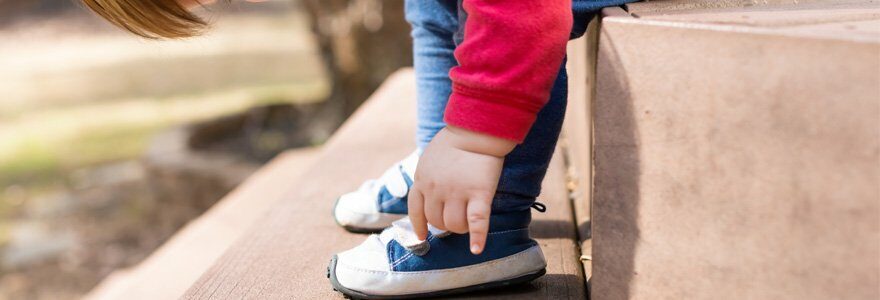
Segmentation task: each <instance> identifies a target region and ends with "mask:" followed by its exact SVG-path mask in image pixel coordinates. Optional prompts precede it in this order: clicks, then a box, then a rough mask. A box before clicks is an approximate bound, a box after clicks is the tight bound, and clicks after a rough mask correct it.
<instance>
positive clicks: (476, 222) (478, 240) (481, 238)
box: [467, 199, 492, 255]
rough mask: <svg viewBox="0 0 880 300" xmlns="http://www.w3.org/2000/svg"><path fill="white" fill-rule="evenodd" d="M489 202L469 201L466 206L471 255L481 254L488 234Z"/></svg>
mask: <svg viewBox="0 0 880 300" xmlns="http://www.w3.org/2000/svg"><path fill="white" fill-rule="evenodd" d="M490 203H492V202H491V200H485V199H471V200H470V201H468V206H467V222H468V232H469V233H470V242H471V253H473V254H475V255H476V254H480V253H483V249H485V248H486V236H487V235H488V234H489V215H490V214H491V212H492V207H491V206H490Z"/></svg>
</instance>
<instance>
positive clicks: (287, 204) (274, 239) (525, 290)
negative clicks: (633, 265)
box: [185, 70, 586, 299]
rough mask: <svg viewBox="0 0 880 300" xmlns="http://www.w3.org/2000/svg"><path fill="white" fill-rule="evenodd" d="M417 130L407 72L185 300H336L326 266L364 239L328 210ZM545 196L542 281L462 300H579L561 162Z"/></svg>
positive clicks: (409, 144) (539, 231)
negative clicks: (545, 265) (337, 221)
mask: <svg viewBox="0 0 880 300" xmlns="http://www.w3.org/2000/svg"><path fill="white" fill-rule="evenodd" d="M414 124H415V93H414V78H413V73H412V71H410V70H404V71H400V72H398V73H396V74H394V75H393V76H391V77H390V78H389V79H388V80H387V82H386V83H385V84H384V85H383V86H382V87H381V88H380V89H379V90H378V91H377V92H376V93H375V95H374V96H373V97H371V99H370V100H369V101H368V102H367V103H366V104H364V106H363V107H362V108H361V109H360V110H359V111H358V112H357V113H356V114H355V115H354V116H353V117H352V118H350V119H349V121H348V122H346V124H345V125H344V126H343V127H342V128H341V129H340V130H339V131H338V132H337V133H336V134H335V135H334V136H333V138H331V140H330V141H328V143H327V144H326V145H325V146H324V149H323V152H322V153H321V154H320V156H319V157H318V158H317V160H316V163H315V164H314V165H313V167H312V168H310V169H309V170H308V171H306V176H304V177H301V178H300V179H298V180H294V179H293V178H291V181H290V182H288V183H287V184H283V185H277V186H274V187H267V190H266V192H267V193H269V192H272V193H277V192H278V191H283V193H284V196H283V199H282V200H281V201H279V202H277V203H276V204H275V206H274V207H273V208H272V209H271V210H270V211H269V213H268V214H266V215H265V216H263V217H262V218H261V220H260V221H259V222H257V224H256V225H255V226H254V227H252V228H251V229H250V230H248V232H247V233H246V234H245V235H244V237H243V238H242V239H241V240H239V241H238V242H236V243H235V245H233V246H232V247H231V248H230V249H229V251H227V252H226V253H225V254H224V255H223V256H222V257H221V258H220V259H219V260H217V262H216V263H215V264H214V265H213V266H212V267H211V268H210V269H209V270H208V271H207V272H206V273H205V274H204V275H203V276H202V277H201V278H200V279H199V280H198V282H196V283H195V284H194V285H193V286H192V287H191V288H190V289H189V291H187V293H186V295H185V298H187V299H341V298H342V295H341V294H339V293H337V292H334V291H333V290H332V288H331V286H330V282H329V280H327V278H326V267H327V263H328V262H329V260H330V258H331V256H332V255H333V254H334V253H337V252H340V251H344V250H346V249H349V248H351V247H354V246H356V245H357V244H359V243H360V242H362V241H363V239H364V238H365V236H364V235H359V234H351V233H347V232H345V231H344V230H343V229H341V228H340V227H339V226H337V225H336V224H335V223H334V221H333V218H332V217H331V215H330V212H331V208H332V206H333V203H334V201H335V200H336V198H337V197H338V196H339V195H341V194H343V193H345V192H348V191H351V190H354V189H355V188H357V187H358V186H359V185H360V184H361V183H362V182H363V181H364V180H365V179H368V178H370V177H376V176H378V175H380V174H381V172H382V171H384V170H385V168H387V167H388V166H389V165H390V164H392V163H394V162H395V161H397V160H398V159H400V158H402V157H404V156H405V155H407V154H408V153H409V152H411V151H412V150H413V149H414V143H413V133H414ZM276 163H277V162H276ZM270 168H271V166H270ZM266 175H268V174H266V173H264V174H263V176H266ZM544 186H545V187H544V193H543V195H542V196H541V197H540V201H543V202H544V203H546V204H547V206H548V211H547V213H544V214H538V213H536V214H535V215H536V216H535V221H534V222H533V225H532V228H533V235H534V236H535V238H536V239H537V240H538V241H539V243H540V244H541V245H542V247H543V249H544V251H545V255H546V256H547V261H548V264H549V266H548V270H547V271H548V274H547V275H546V276H544V277H542V278H540V279H539V280H537V281H535V282H534V283H532V284H528V285H524V286H521V287H517V288H512V289H507V290H500V291H492V292H488V293H483V294H479V295H467V296H466V297H479V298H499V299H500V298H505V299H511V298H513V299H584V298H585V296H586V294H585V285H584V275H583V270H582V267H581V265H580V262H579V261H578V256H579V251H578V249H577V245H576V243H575V235H576V234H575V225H574V223H573V220H572V211H571V205H570V202H569V201H568V191H567V189H566V187H565V173H564V166H563V161H562V160H561V159H559V158H558V157H557V158H556V159H554V161H553V163H552V168H551V170H550V172H549V174H548V176H547V180H546V181H545V184H544Z"/></svg>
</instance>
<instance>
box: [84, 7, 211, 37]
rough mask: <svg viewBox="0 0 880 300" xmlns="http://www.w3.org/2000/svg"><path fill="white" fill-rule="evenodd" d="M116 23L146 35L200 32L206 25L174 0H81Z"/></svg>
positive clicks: (183, 35) (172, 35)
mask: <svg viewBox="0 0 880 300" xmlns="http://www.w3.org/2000/svg"><path fill="white" fill-rule="evenodd" d="M82 2H83V3H84V4H85V5H86V6H88V8H89V9H91V10H92V11H94V12H95V13H97V14H98V15H99V16H101V17H102V18H104V19H107V21H110V23H113V24H114V25H116V26H117V27H120V28H122V29H125V30H128V31H129V32H131V33H134V34H136V35H139V36H142V37H145V38H148V39H161V38H168V39H173V38H184V37H191V36H195V35H199V34H200V33H202V31H204V29H205V28H206V27H207V26H208V23H207V22H205V20H203V19H202V18H199V17H198V16H196V15H195V14H193V13H192V12H190V11H189V10H187V9H186V8H185V7H183V5H181V4H180V3H178V1H177V0H82Z"/></svg>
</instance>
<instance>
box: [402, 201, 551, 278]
mask: <svg viewBox="0 0 880 300" xmlns="http://www.w3.org/2000/svg"><path fill="white" fill-rule="evenodd" d="M530 222H531V211H528V210H526V211H519V212H512V213H505V214H494V215H492V217H491V218H490V220H489V224H490V225H489V236H488V238H487V239H486V248H485V249H484V250H483V253H481V254H480V255H473V254H471V252H470V250H469V249H470V248H469V245H470V239H469V237H468V235H466V234H451V235H449V236H446V237H443V238H437V237H436V236H429V237H428V241H429V243H430V245H431V248H430V250H429V251H428V253H427V254H425V255H423V256H418V255H414V254H413V253H412V252H410V251H408V250H407V249H406V248H404V247H403V246H401V245H400V244H399V243H398V242H397V241H393V240H392V241H391V242H390V243H388V245H387V248H386V250H387V251H388V262H389V263H390V264H391V269H392V270H393V271H398V272H416V271H427V270H439V269H449V268H457V267H463V266H469V265H474V264H478V263H483V262H487V261H490V260H495V259H499V258H503V257H507V256H510V255H513V254H516V253H519V252H522V251H524V250H526V249H528V248H530V247H533V246H535V245H537V242H536V241H535V240H533V239H531V238H530V237H529V228H528V226H529V223H530Z"/></svg>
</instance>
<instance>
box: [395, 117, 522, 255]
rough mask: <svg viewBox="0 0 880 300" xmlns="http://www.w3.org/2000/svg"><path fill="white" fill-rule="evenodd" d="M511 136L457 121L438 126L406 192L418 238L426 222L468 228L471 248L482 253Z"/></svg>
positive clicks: (457, 230) (452, 228)
mask: <svg viewBox="0 0 880 300" xmlns="http://www.w3.org/2000/svg"><path fill="white" fill-rule="evenodd" d="M514 146H516V143H514V142H513V141H509V140H505V139H501V138H497V137H493V136H489V135H484V134H481V133H477V132H473V131H469V130H466V129H461V128H456V127H452V126H449V127H446V128H445V129H443V130H441V131H440V132H439V133H438V134H437V135H436V136H435V137H434V139H433V140H432V141H431V143H430V144H428V147H427V148H426V149H425V152H424V153H423V154H422V156H421V158H420V159H419V166H418V168H417V169H416V174H415V179H414V183H413V186H412V189H410V192H409V197H408V199H409V200H408V205H409V216H410V219H411V220H412V223H413V228H414V230H415V232H416V235H418V237H419V239H422V240H424V239H426V238H427V237H428V225H427V223H431V225H434V227H437V228H438V229H441V230H448V231H452V232H455V233H460V234H464V233H468V232H469V233H470V241H471V252H472V253H474V254H480V253H482V252H483V249H484V248H485V247H484V246H485V244H486V235H487V234H488V232H489V214H490V212H491V210H492V198H493V197H494V196H495V189H496V188H497V186H498V178H499V177H500V176H501V167H502V165H503V164H504V156H505V155H507V153H510V151H511V150H513V147H514Z"/></svg>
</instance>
